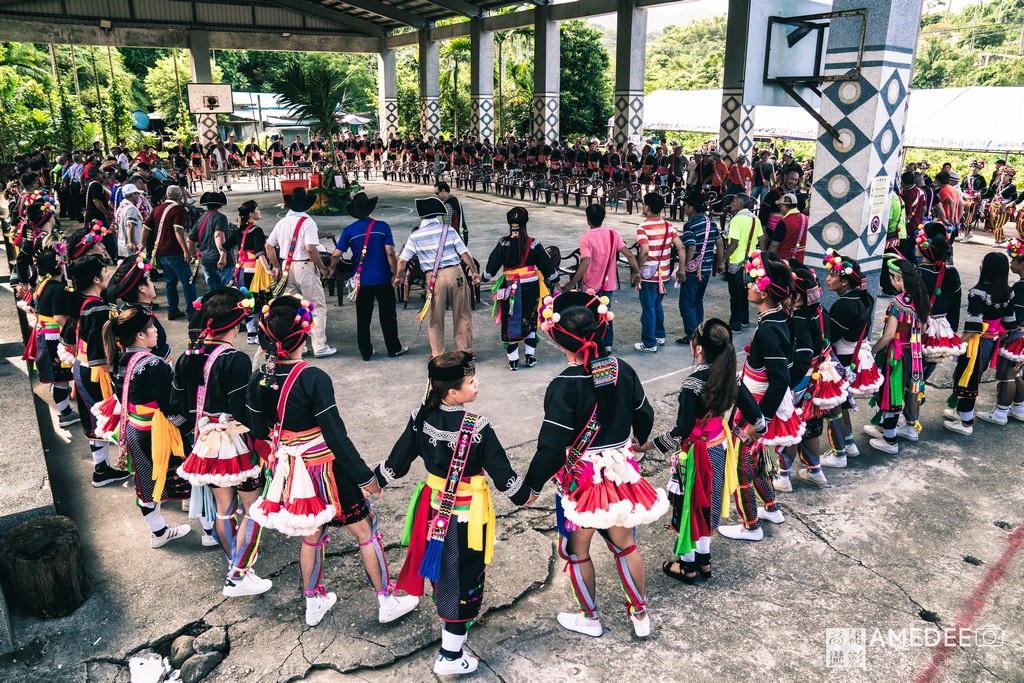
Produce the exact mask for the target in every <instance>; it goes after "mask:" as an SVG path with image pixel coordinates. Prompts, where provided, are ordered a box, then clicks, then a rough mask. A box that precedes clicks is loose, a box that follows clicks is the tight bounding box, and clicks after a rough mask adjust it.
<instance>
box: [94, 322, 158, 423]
mask: <svg viewBox="0 0 1024 683" xmlns="http://www.w3.org/2000/svg"><path fill="white" fill-rule="evenodd" d="M138 316H145V317H146V318H147V319H148V321H147V322H142V321H138V320H136V318H137V317H138ZM154 324H155V323H154V322H153V316H152V315H151V314H150V313H147V312H146V311H144V310H143V309H142V308H141V307H139V306H128V307H126V308H125V309H124V310H123V311H121V312H120V313H118V314H117V317H116V318H112V319H110V320H108V321H107V322H105V323H103V353H104V355H106V357H107V364H108V365H110V366H111V367H117V359H118V357H119V356H120V354H121V349H127V348H128V347H130V346H132V345H133V344H134V343H135V338H136V337H137V336H138V334H139V333H140V332H145V331H146V330H148V329H149V328H150V327H152V326H153V325H154ZM139 325H141V327H140V326H139ZM125 330H129V331H128V332H126V331H125ZM127 379H128V378H127V377H126V378H125V381H127ZM122 410H126V408H122Z"/></svg>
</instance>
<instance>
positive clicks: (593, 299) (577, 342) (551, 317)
mask: <svg viewBox="0 0 1024 683" xmlns="http://www.w3.org/2000/svg"><path fill="white" fill-rule="evenodd" d="M609 303H610V300H609V298H608V297H607V296H600V297H599V296H597V292H595V291H594V290H593V289H588V290H587V291H586V292H564V293H561V294H555V295H554V296H546V297H544V301H543V308H542V309H541V313H540V317H541V323H540V328H541V330H543V331H544V332H547V333H548V334H550V335H551V338H552V339H553V340H554V341H555V343H556V344H558V345H559V346H560V347H562V348H563V349H565V350H567V351H570V352H572V353H573V354H575V356H576V357H577V359H579V360H580V362H581V363H582V365H583V367H585V368H586V369H587V371H588V372H589V371H590V362H591V361H592V360H593V359H595V358H599V357H601V356H603V355H604V349H602V348H600V346H599V344H598V342H599V341H600V340H601V339H602V338H603V337H604V331H605V329H606V328H607V327H608V323H610V322H611V321H612V320H614V319H615V314H614V313H613V312H612V311H610V310H608V304H609ZM574 306H580V307H583V308H586V309H589V310H590V312H591V313H592V314H593V315H594V320H593V322H592V323H591V324H589V325H587V326H586V327H585V328H584V329H582V330H576V331H574V332H570V331H569V330H567V329H566V328H565V326H564V325H563V324H562V313H561V312H562V311H565V310H566V309H567V308H571V307H574Z"/></svg>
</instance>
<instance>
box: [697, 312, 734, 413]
mask: <svg viewBox="0 0 1024 683" xmlns="http://www.w3.org/2000/svg"><path fill="white" fill-rule="evenodd" d="M693 342H694V344H695V345H699V346H700V347H701V348H702V349H703V350H704V362H705V363H707V364H708V365H710V366H711V369H710V371H709V372H708V378H707V380H705V382H704V405H706V406H707V408H708V410H710V411H711V414H712V415H723V414H725V413H726V412H727V411H728V410H729V409H730V408H732V407H733V406H734V405H735V404H736V392H737V384H736V349H735V347H733V345H732V333H731V332H730V331H729V326H728V325H726V324H725V323H724V322H722V321H721V320H719V319H717V318H711V319H708V320H705V321H704V322H703V323H701V324H700V325H699V326H697V331H696V332H695V333H694V335H693Z"/></svg>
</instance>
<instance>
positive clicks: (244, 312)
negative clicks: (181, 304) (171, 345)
mask: <svg viewBox="0 0 1024 683" xmlns="http://www.w3.org/2000/svg"><path fill="white" fill-rule="evenodd" d="M220 293H230V294H233V295H234V297H235V305H234V306H232V307H231V308H229V309H228V310H227V311H225V312H224V313H221V314H220V315H210V314H209V312H208V311H205V310H203V309H204V308H205V305H204V299H205V300H206V301H207V302H209V301H210V300H211V298H212V296H211V295H219V294H220ZM192 305H193V306H194V307H195V308H196V310H197V311H199V312H198V313H197V314H196V315H197V316H198V317H199V320H198V321H196V322H199V323H200V324H203V323H204V321H205V324H203V327H202V328H200V329H199V330H198V334H196V335H195V336H194V337H193V339H192V343H191V344H189V347H188V350H187V351H185V353H186V354H189V355H192V354H202V353H203V352H204V351H205V347H204V346H203V344H204V343H205V342H206V340H207V339H212V338H213V337H215V336H216V335H218V334H221V333H223V332H226V331H228V330H230V329H231V328H233V327H236V326H237V325H238V324H239V323H241V322H242V321H243V320H244V319H245V318H246V317H247V316H248V315H249V314H250V313H252V309H253V307H254V306H255V305H256V302H255V300H254V299H253V296H252V294H250V293H249V290H247V289H245V288H244V287H243V288H241V289H238V288H236V287H220V288H218V289H215V290H213V291H211V292H207V293H206V294H205V295H203V296H202V297H201V298H199V299H196V300H195V301H194V302H193V304H192ZM192 329H193V330H195V329H196V328H192Z"/></svg>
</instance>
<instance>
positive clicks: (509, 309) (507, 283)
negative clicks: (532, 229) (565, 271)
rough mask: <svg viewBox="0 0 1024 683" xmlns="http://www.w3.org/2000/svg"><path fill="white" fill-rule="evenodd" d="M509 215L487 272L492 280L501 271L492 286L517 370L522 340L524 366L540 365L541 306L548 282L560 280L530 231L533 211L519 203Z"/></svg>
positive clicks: (504, 339)
mask: <svg viewBox="0 0 1024 683" xmlns="http://www.w3.org/2000/svg"><path fill="white" fill-rule="evenodd" d="M506 217H507V218H508V226H509V233H508V235H507V236H506V237H502V238H501V239H500V240H498V244H497V245H496V246H495V247H494V250H493V251H491V255H490V257H489V258H488V259H487V268H486V272H485V274H484V275H485V278H486V279H488V280H490V279H491V278H493V277H494V276H495V275H497V273H498V271H499V270H501V271H502V274H501V277H499V278H498V280H497V282H495V283H494V286H493V287H492V288H491V293H492V296H493V297H494V313H495V314H497V315H498V318H499V320H500V322H501V341H502V342H503V343H504V345H505V354H506V355H507V356H508V367H509V370H518V369H519V342H520V341H522V342H523V346H524V349H523V350H524V351H525V358H524V359H523V365H524V367H527V368H532V367H533V366H534V365H536V364H537V356H536V353H537V313H538V308H539V305H540V302H541V300H542V299H543V298H544V297H545V296H547V293H548V283H549V282H551V283H553V282H555V281H557V279H558V273H557V272H556V271H555V267H554V265H552V263H551V259H550V258H548V254H547V252H546V251H544V247H543V245H541V243H540V242H538V241H537V240H535V239H533V238H532V237H530V235H529V233H527V230H526V224H527V222H528V221H529V220H530V214H529V213H527V211H526V209H524V208H523V207H521V206H517V207H515V208H514V209H512V210H511V211H509V212H508V214H507V215H506Z"/></svg>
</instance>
